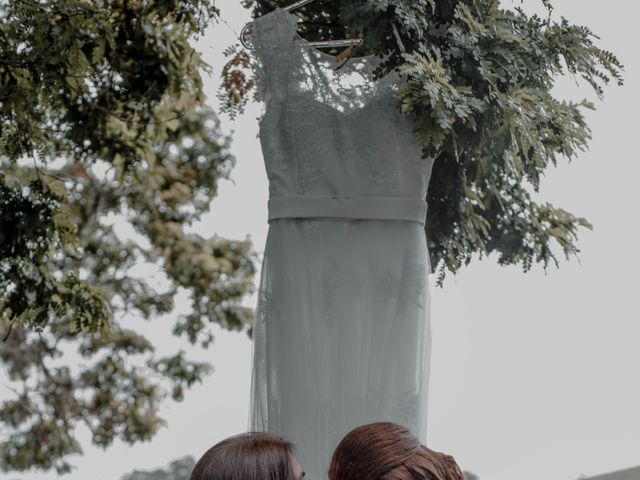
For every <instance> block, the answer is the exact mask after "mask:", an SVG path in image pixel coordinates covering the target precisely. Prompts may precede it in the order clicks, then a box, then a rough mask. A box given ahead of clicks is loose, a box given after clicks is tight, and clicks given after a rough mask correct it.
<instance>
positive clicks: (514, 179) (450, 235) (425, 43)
mask: <svg viewBox="0 0 640 480" xmlns="http://www.w3.org/2000/svg"><path fill="white" fill-rule="evenodd" d="M290 3H292V2H290V1H287V0H282V1H269V0H257V1H256V2H255V4H254V2H252V1H250V0H247V1H245V2H244V4H245V6H247V7H254V14H255V15H263V14H265V13H267V12H268V11H270V10H272V9H273V8H274V7H276V6H280V7H284V6H286V5H288V4H290ZM542 4H543V5H544V6H545V7H546V9H547V12H548V15H547V16H546V18H541V17H540V16H537V15H527V14H526V13H525V12H524V11H523V10H522V9H521V8H519V7H516V8H513V9H506V8H502V7H501V4H500V2H499V1H498V0H438V1H435V0H416V1H411V2H407V1H404V0H367V1H363V2H355V1H351V0H332V1H331V0H327V1H322V2H312V3H310V4H308V5H307V6H305V7H303V8H301V9H299V10H297V11H296V14H298V15H300V17H301V18H302V20H303V21H302V25H301V27H300V34H301V35H303V36H305V37H306V38H308V39H309V40H327V39H342V38H353V37H357V36H359V35H360V34H362V35H363V44H362V46H361V47H358V48H356V49H355V50H354V52H353V55H361V54H370V53H375V54H378V55H380V56H384V57H385V58H386V60H385V62H383V65H381V68H379V69H378V71H377V72H375V75H377V76H378V75H384V74H385V73H386V72H387V71H388V69H390V68H397V69H398V70H399V71H400V72H401V73H402V74H403V75H404V77H405V78H406V84H404V85H403V86H402V88H401V89H400V91H399V92H398V104H399V108H400V109H401V110H402V111H403V112H404V113H406V114H407V115H410V116H411V117H412V119H413V120H414V121H415V132H416V135H417V136H418V138H419V140H420V142H421V145H422V147H423V157H424V158H433V159H435V164H434V168H433V171H432V177H431V183H430V185H429V191H428V194H427V202H428V204H429V211H428V215H427V225H426V234H427V240H428V245H429V252H430V255H431V265H432V266H433V268H434V270H436V269H437V270H438V284H439V285H441V286H442V284H443V282H444V278H445V275H446V272H453V273H455V272H457V271H458V270H459V269H460V268H461V267H462V266H463V265H468V264H469V263H470V261H471V259H472V258H473V255H474V254H476V253H477V254H478V255H479V257H480V258H482V256H483V255H489V254H490V253H492V252H495V253H496V254H497V255H498V262H499V263H500V264H501V265H514V264H520V265H521V266H522V267H523V269H524V270H525V271H527V270H529V269H530V268H531V267H532V265H533V264H534V263H540V264H542V265H543V266H544V268H545V269H546V268H547V266H548V265H549V263H554V264H555V265H558V259H557V255H556V253H555V252H554V247H555V246H556V245H557V246H559V247H560V249H561V251H562V253H563V254H564V255H565V256H566V257H567V258H569V257H570V256H571V255H576V254H577V253H578V252H579V250H578V248H577V246H576V241H577V234H578V230H579V228H580V227H586V228H591V225H590V224H589V222H587V220H586V219H584V218H580V217H576V216H574V215H573V214H571V213H569V212H567V211H565V210H563V209H561V208H557V207H554V206H553V205H550V204H548V203H538V202H537V201H535V200H534V198H533V194H534V193H536V192H538V190H539V186H540V181H541V177H542V175H543V174H544V171H545V170H546V169H547V168H548V167H549V166H550V165H554V166H555V165H557V161H558V159H559V158H564V159H567V160H571V159H572V158H575V157H576V156H577V155H578V154H579V153H580V152H581V151H583V150H584V149H585V148H586V147H587V144H588V141H589V139H590V130H589V128H588V125H587V124H586V122H585V119H584V116H583V112H584V110H585V109H592V108H594V107H593V105H592V104H591V103H590V102H587V101H581V102H567V101H563V100H559V99H556V98H555V97H554V96H553V95H552V94H551V89H552V87H553V85H554V81H555V79H556V78H557V77H559V76H561V75H565V74H568V75H571V76H573V77H577V78H581V79H583V80H584V81H585V82H586V83H587V84H588V85H590V86H591V87H592V88H593V89H594V91H595V93H596V94H597V96H598V97H601V96H602V94H603V86H604V85H606V84H608V83H609V82H610V81H611V80H614V81H616V82H617V83H618V84H619V85H620V84H622V77H621V73H620V72H621V70H622V65H621V64H620V62H619V61H618V59H617V58H616V57H615V55H614V54H613V53H611V52H608V51H605V50H602V49H600V48H598V47H597V46H596V45H595V43H594V39H596V38H597V37H596V36H595V34H594V33H593V32H592V31H591V30H590V29H589V28H587V27H584V26H576V25H572V24H571V23H570V22H569V21H568V20H566V19H565V18H561V19H560V20H559V21H556V20H554V19H553V15H552V10H553V9H552V4H551V1H550V0H542ZM333 53H337V52H333ZM246 78H247V79H250V78H251V81H249V80H247V81H246V85H245V92H246V93H248V92H249V90H250V89H251V88H252V87H253V86H254V83H255V82H254V81H253V79H252V77H249V76H248V75H247V76H246ZM223 87H224V86H223ZM238 90H240V88H238V86H237V85H235V91H236V94H235V96H234V97H229V103H228V104H227V106H226V107H227V108H228V109H231V110H233V109H234V108H235V109H236V110H238V109H241V108H242V106H243V104H242V103H241V102H240V101H237V100H236V99H237V98H238V96H239V95H238V94H237V91H238ZM234 101H235V103H234Z"/></svg>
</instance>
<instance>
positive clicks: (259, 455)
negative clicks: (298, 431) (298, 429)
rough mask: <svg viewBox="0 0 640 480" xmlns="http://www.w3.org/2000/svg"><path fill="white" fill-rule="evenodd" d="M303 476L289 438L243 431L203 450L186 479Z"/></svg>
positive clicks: (247, 479) (249, 479) (297, 478)
mask: <svg viewBox="0 0 640 480" xmlns="http://www.w3.org/2000/svg"><path fill="white" fill-rule="evenodd" d="M304 476H305V473H304V471H303V470H302V466H301V465H300V462H298V459H297V458H296V457H295V455H294V454H293V445H292V444H291V443H290V442H287V441H286V440H283V439H282V438H280V437H277V436H275V435H271V434H269V433H244V434H242V435H236V436H234V437H230V438H227V439H225V440H222V441H221V442H220V443H217V444H216V445H214V446H213V447H211V448H210V449H209V450H207V451H206V452H205V454H204V455H203V456H202V457H201V458H200V460H198V463H196V466H195V467H194V468H193V471H192V472H191V476H190V477H189V480H301V479H302V478H304Z"/></svg>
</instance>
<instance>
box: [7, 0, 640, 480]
mask: <svg viewBox="0 0 640 480" xmlns="http://www.w3.org/2000/svg"><path fill="white" fill-rule="evenodd" d="M237 3H239V2H235V1H234V2H231V1H229V0H225V2H219V5H220V7H221V8H222V9H223V16H224V19H225V20H226V21H227V22H228V24H229V26H226V25H224V24H219V25H216V26H215V27H214V28H212V29H211V30H210V32H209V34H208V35H207V36H206V38H204V39H203V40H202V41H201V42H200V43H199V49H200V51H201V52H202V53H203V55H204V56H205V59H206V60H207V61H208V62H209V63H210V64H211V65H214V66H215V68H214V70H215V75H214V77H213V78H211V79H209V80H208V81H207V83H206V91H207V93H208V95H209V99H210V102H211V103H212V105H216V96H215V94H216V91H217V85H218V75H219V71H220V65H222V62H223V57H222V51H223V50H224V48H225V47H226V46H227V45H229V44H230V43H231V42H232V36H233V33H232V31H231V30H230V28H233V29H235V31H236V32H238V31H239V30H240V28H241V27H242V25H243V24H244V22H245V21H247V20H248V19H249V18H248V15H249V13H248V12H247V11H244V10H243V9H242V8H241V7H240V6H239V5H237ZM509 3H510V2H509ZM515 3H519V2H515ZM525 3H526V5H525V6H526V7H527V8H534V6H535V5H537V2H534V0H528V1H527V2H525ZM554 3H555V4H556V15H564V16H566V17H567V18H569V19H570V20H571V21H572V22H573V23H578V24H584V25H588V26H590V27H591V28H592V29H593V30H594V31H595V32H596V33H597V34H599V35H600V36H601V37H602V40H601V41H600V43H599V45H601V46H602V47H605V48H607V49H609V50H612V51H614V52H615V53H616V54H617V55H618V56H619V57H620V58H621V60H622V62H623V63H624V64H625V66H626V73H625V78H626V86H625V87H622V88H618V87H613V86H612V87H611V88H609V89H608V90H607V93H606V98H605V102H603V103H601V102H599V101H597V100H596V105H597V107H598V109H597V110H596V111H595V112H587V119H588V121H589V124H590V125H591V127H592V130H593V141H592V142H591V149H590V151H589V152H587V153H584V154H582V155H580V158H578V159H576V160H575V161H574V162H573V163H572V164H570V165H567V164H566V163H565V164H562V165H561V166H560V167H559V168H557V169H553V170H549V171H548V174H547V177H546V179H545V181H544V184H543V188H542V198H544V199H545V200H548V201H550V202H551V203H554V204H556V205H558V206H562V207H563V208H566V209H567V210H569V211H571V212H573V213H575V214H578V215H581V216H585V217H587V218H588V219H589V220H590V221H591V222H592V223H593V225H594V230H593V231H592V232H590V231H587V230H584V231H582V232H581V239H580V242H579V247H580V248H581V250H582V253H581V257H580V259H581V264H580V263H578V262H577V261H576V260H572V261H571V262H564V263H562V264H561V268H560V269H559V270H556V269H555V268H551V269H550V270H549V271H548V274H547V275H545V274H544V272H543V271H542V269H541V268H535V269H534V270H533V271H532V272H529V273H527V274H524V273H522V272H521V271H520V269H519V268H517V267H509V268H502V267H499V266H498V265H497V263H496V261H495V258H490V259H485V260H483V261H482V262H478V261H476V262H474V263H473V265H472V266H470V267H469V268H466V269H464V270H463V271H462V272H461V273H460V274H459V275H458V276H457V277H455V278H452V277H450V278H449V280H448V281H447V282H446V284H445V287H444V288H443V289H441V288H438V287H435V285H434V284H432V288H431V292H432V320H431V321H432V328H433V336H434V338H433V357H432V358H433V360H432V376H431V384H430V385H431V386H430V388H431V392H430V407H429V408H430V410H429V419H430V427H429V434H428V438H429V444H430V446H431V447H432V448H434V449H436V450H441V451H446V452H448V453H451V454H452V455H454V456H455V457H456V459H457V460H458V463H460V465H461V466H462V468H463V469H465V470H469V471H472V472H474V473H476V474H477V475H479V477H480V479H481V480H513V479H514V478H517V479H518V480H539V479H541V478H544V479H545V480H573V479H576V478H578V477H579V476H580V475H582V474H584V475H595V474H598V473H603V472H608V471H612V470H617V469H622V468H627V467H631V466H635V465H640V411H639V408H640V407H639V406H640V375H639V372H638V367H639V366H640V321H639V320H640V315H639V313H638V305H637V304H638V295H639V294H638V290H639V287H640V282H639V281H638V271H640V260H639V259H638V255H637V253H636V252H637V248H638V247H637V242H638V238H639V236H640V226H639V222H638V211H637V210H638V207H639V202H638V193H637V192H638V178H639V177H640V162H638V160H639V158H638V153H637V150H636V149H637V147H636V143H635V142H636V140H637V139H638V134H637V125H638V121H637V112H638V111H640V110H639V108H640V103H639V102H638V100H639V94H638V68H639V67H640V60H639V58H638V56H637V53H636V52H634V50H633V48H632V45H633V44H634V43H636V42H635V40H636V38H635V35H634V34H633V25H634V23H635V22H636V21H637V18H639V17H638V15H639V14H640V7H638V6H637V4H636V2H628V1H623V0H610V1H609V2H606V7H604V4H603V3H602V2H596V1H595V0H588V1H585V0H556V1H555V2H554ZM557 93H558V95H559V96H562V97H565V98H571V99H580V98H582V97H584V96H588V97H589V98H592V99H593V95H591V93H590V91H589V90H588V88H587V87H585V86H583V87H582V88H581V89H578V87H576V85H575V84H574V83H573V82H570V81H566V82H562V84H561V85H559V86H558V90H557ZM258 113H259V107H258V106H256V105H250V106H249V108H248V109H247V112H246V114H245V115H244V116H243V117H242V118H239V119H237V120H236V121H234V122H230V121H229V120H228V119H226V118H223V119H224V129H225V130H226V131H228V132H230V131H234V138H235V141H234V144H233V152H234V154H235V155H236V157H237V160H238V165H237V167H236V169H235V170H234V172H233V174H232V178H233V182H228V181H226V182H223V183H222V185H221V188H220V197H219V198H218V199H217V200H216V201H215V202H214V206H213V210H212V212H211V214H210V215H208V216H207V217H206V218H205V219H204V220H203V222H202V224H201V225H200V226H199V227H198V231H199V232H200V233H203V234H206V235H211V234H214V233H218V234H220V235H223V236H229V237H236V238H244V237H245V236H246V235H247V234H250V235H251V238H252V239H253V241H254V243H255V245H256V248H257V249H258V250H259V251H262V250H263V248H264V242H265V238H266V232H267V223H266V214H267V209H266V202H267V194H268V191H267V180H266V175H265V171H264V166H263V164H262V156H261V153H260V148H259V144H258V140H257V138H256V133H257V125H256V116H257V115H258ZM433 280H434V279H433V278H432V281H433ZM432 283H433V282H432ZM253 301H254V300H253V299H251V300H250V301H249V303H250V304H252V303H253ZM183 304H186V302H183ZM137 323H139V322H137ZM171 323H172V321H171V319H166V320H162V319H161V320H158V321H157V322H155V323H151V324H145V325H142V326H141V328H142V329H144V330H145V331H148V332H149V334H150V335H151V336H152V337H153V338H154V339H155V341H156V343H157V344H158V345H159V346H160V349H162V348H163V346H164V347H167V348H170V349H171V350H170V351H172V350H174V349H175V345H176V343H177V342H178V340H176V339H175V338H173V337H172V336H171V335H170V334H169V333H167V332H169V331H170V325H171ZM250 352H251V348H250V342H249V340H248V339H247V338H246V337H245V336H244V335H241V334H232V333H227V332H219V333H217V338H216V343H215V344H214V345H212V347H211V348H210V349H209V350H208V351H206V352H195V354H194V355H195V357H196V358H200V359H207V360H209V361H211V362H212V363H213V364H214V366H215V369H216V370H215V372H214V373H213V374H212V375H211V376H210V377H208V379H207V380H206V382H205V384H204V385H202V386H197V387H195V388H193V389H192V390H191V391H190V392H188V394H187V397H186V400H185V401H184V402H182V403H174V402H167V403H166V404H165V405H164V407H163V413H164V416H165V418H166V419H167V420H168V422H169V424H168V427H167V428H165V429H163V430H162V431H161V432H160V433H159V434H158V435H157V436H156V438H155V439H154V440H153V441H152V442H150V443H146V444H139V445H136V446H134V447H128V446H126V445H123V444H120V443H117V444H116V445H114V446H113V447H112V448H110V449H108V450H107V451H102V450H99V449H96V448H93V447H91V446H90V445H88V444H87V441H86V440H87V439H88V436H87V435H86V432H84V431H81V438H82V439H83V445H84V448H85V456H84V457H82V458H76V459H74V463H75V465H76V466H77V469H76V470H75V471H74V472H73V473H72V474H70V475H67V476H65V477H63V478H65V479H67V480H117V479H119V478H120V477H121V476H122V475H123V474H125V473H127V472H129V471H131V470H133V469H134V468H137V469H152V468H156V467H159V466H163V465H165V464H168V463H169V462H170V461H171V460H173V459H175V458H178V457H181V456H183V455H188V454H191V455H193V456H195V457H198V456H199V455H201V454H202V453H203V452H204V450H206V449H207V448H208V447H209V446H211V445H212V444H214V443H216V442H217V441H219V440H221V439H222V438H224V437H226V436H228V435H231V434H235V433H239V432H241V431H244V430H245V429H246V425H247V418H248V406H249V379H250ZM5 395H6V392H5V391H2V390H1V389H0V398H2V397H4V396H5ZM2 478H8V479H23V480H35V479H38V480H41V479H53V478H57V476H56V475H54V474H52V473H47V474H43V473H37V472H34V473H33V474H12V475H8V476H6V477H4V476H3V477H2Z"/></svg>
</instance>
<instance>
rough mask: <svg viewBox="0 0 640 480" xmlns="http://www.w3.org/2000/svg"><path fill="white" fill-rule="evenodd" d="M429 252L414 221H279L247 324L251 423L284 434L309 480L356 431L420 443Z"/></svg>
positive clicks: (317, 477)
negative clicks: (402, 435)
mask: <svg viewBox="0 0 640 480" xmlns="http://www.w3.org/2000/svg"><path fill="white" fill-rule="evenodd" d="M429 271H430V265H429V255H428V251H427V243H426V238H425V232H424V227H423V226H422V225H420V224H418V223H416V222H408V221H389V220H351V219H277V220H273V221H272V222H271V223H270V227H269V233H268V237H267V244H266V249H265V253H264V257H263V260H262V272H261V278H260V286H259V291H258V305H257V309H256V321H255V327H254V332H253V338H254V344H253V376H252V392H251V395H252V402H251V403H252V405H251V421H250V423H251V429H252V430H254V431H269V432H272V433H275V434H278V435H280V436H282V437H284V438H285V439H287V440H290V441H292V442H293V443H294V444H295V447H296V455H297V456H298V458H299V459H300V461H301V463H302V465H303V467H304V469H305V471H306V472H307V474H308V475H309V477H310V478H311V479H313V480H320V479H323V478H326V475H327V469H328V466H329V462H330V459H331V455H332V453H333V450H334V449H335V447H336V446H337V444H338V442H339V441H340V440H341V439H342V437H343V436H344V435H345V434H346V433H348V432H349V431H350V430H351V429H352V428H354V427H356V426H358V425H362V424H365V423H370V422H374V421H392V422H396V423H399V424H402V425H405V426H407V427H408V428H410V429H411V430H412V431H413V432H414V433H415V434H416V435H418V436H419V437H420V438H421V440H422V441H423V442H424V441H426V438H425V437H426V418H427V395H428V380H429V365H430V351H431V331H430V325H429V310H430V295H429V285H428V273H429Z"/></svg>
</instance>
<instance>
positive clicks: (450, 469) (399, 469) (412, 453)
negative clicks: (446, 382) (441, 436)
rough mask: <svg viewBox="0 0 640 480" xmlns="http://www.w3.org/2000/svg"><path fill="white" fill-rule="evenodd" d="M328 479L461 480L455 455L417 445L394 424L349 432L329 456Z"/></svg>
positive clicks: (372, 426)
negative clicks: (330, 457) (331, 456)
mask: <svg viewBox="0 0 640 480" xmlns="http://www.w3.org/2000/svg"><path fill="white" fill-rule="evenodd" d="M329 480H464V475H463V474H462V471H461V470H460V467H458V465H457V464H456V462H455V460H454V458H453V457H452V456H450V455H446V454H444V453H439V452H434V451H433V450H431V449H429V448H427V447H425V446H424V445H421V444H420V441H419V440H418V439H417V438H416V437H415V436H414V435H413V434H411V432H410V431H409V430H408V429H406V428H404V427H402V426H400V425H397V424H395V423H389V422H380V423H371V424H369V425H363V426H361V427H358V428H356V429H354V430H352V431H351V432H349V433H348V434H347V435H346V436H345V437H344V438H343V439H342V441H341V442H340V444H339V445H338V447H337V448H336V451H335V452H334V454H333V458H332V459H331V465H330V467H329Z"/></svg>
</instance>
